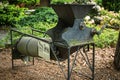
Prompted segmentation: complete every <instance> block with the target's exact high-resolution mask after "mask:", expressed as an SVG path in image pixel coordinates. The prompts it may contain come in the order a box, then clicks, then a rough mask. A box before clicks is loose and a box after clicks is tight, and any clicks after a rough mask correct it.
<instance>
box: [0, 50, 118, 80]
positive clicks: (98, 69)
mask: <svg viewBox="0 0 120 80" xmlns="http://www.w3.org/2000/svg"><path fill="white" fill-rule="evenodd" d="M114 51H115V48H104V49H99V48H97V49H96V51H95V80H120V72H118V71H116V70H114V68H113V58H114ZM91 52H92V51H91V50H90V51H89V52H88V53H89V57H90V56H91ZM73 57H74V54H72V55H71V61H72V60H73ZM90 59H91V58H90ZM78 62H79V64H77V63H76V64H75V65H76V66H77V67H75V68H74V69H73V70H74V71H73V72H72V76H71V80H89V78H87V77H85V76H82V75H78V72H79V71H81V72H84V73H87V74H90V70H89V69H88V68H87V67H86V63H85V62H84V60H83V57H81V56H80V57H79V58H78ZM14 63H15V67H14V69H12V65H11V50H10V49H2V50H0V80H65V78H64V76H63V73H62V72H61V69H60V68H59V66H58V65H57V64H56V61H53V60H51V61H50V62H47V61H45V60H43V59H40V58H35V65H32V62H31V63H28V65H25V64H24V62H23V61H21V60H14ZM61 64H62V65H63V67H64V71H65V72H66V71H67V68H66V65H67V61H62V62H61ZM76 71H77V73H76Z"/></svg>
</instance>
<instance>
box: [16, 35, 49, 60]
mask: <svg viewBox="0 0 120 80" xmlns="http://www.w3.org/2000/svg"><path fill="white" fill-rule="evenodd" d="M16 48H17V50H18V51H19V52H20V53H21V54H23V55H27V56H32V57H43V58H45V59H50V45H49V44H48V43H46V42H43V41H41V40H38V39H35V38H32V37H22V38H21V39H20V40H19V41H18V43H17V46H16Z"/></svg>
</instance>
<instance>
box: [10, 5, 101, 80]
mask: <svg viewBox="0 0 120 80" xmlns="http://www.w3.org/2000/svg"><path fill="white" fill-rule="evenodd" d="M50 6H51V7H52V8H53V9H54V11H55V12H56V14H57V15H58V23H57V25H56V26H55V27H54V28H52V29H50V30H48V31H46V32H44V33H45V34H46V35H49V36H50V38H51V40H46V39H43V38H38V37H35V36H33V35H30V34H25V33H21V32H20V31H18V30H16V29H11V43H12V45H13V42H12V41H13V39H12V37H13V36H12V34H13V32H17V33H20V34H22V37H21V38H20V39H19V40H18V41H17V43H16V44H15V45H14V46H13V47H12V65H13V64H14V63H13V60H14V59H20V58H21V57H26V56H32V57H42V58H45V59H46V60H49V59H54V60H57V61H58V65H59V66H60V68H61V69H62V67H61V65H60V60H66V59H67V64H68V67H67V70H68V71H67V74H65V73H64V71H63V69H62V71H63V73H64V76H65V78H66V79H67V80H70V78H71V75H72V71H73V67H74V66H75V61H76V57H77V54H78V51H79V49H81V48H84V47H85V46H87V48H88V49H89V46H90V45H91V46H92V48H93V49H92V50H93V52H92V64H91V63H90V61H89V59H88V57H89V56H88V55H87V53H86V51H85V56H83V57H85V58H86V59H85V61H86V63H87V65H88V66H89V69H90V70H91V72H92V74H91V77H89V78H90V79H92V80H94V65H95V64H94V63H95V44H94V41H93V37H94V35H95V34H100V31H96V30H95V29H94V28H89V27H87V26H86V25H85V24H84V20H83V18H84V17H85V16H86V14H87V13H88V12H89V11H90V10H91V9H92V7H93V6H94V5H78V4H59V5H50ZM36 31H37V30H36ZM38 32H40V33H41V31H38ZM42 33H43V32H42ZM73 52H76V53H75V58H74V61H73V64H72V65H70V62H71V61H70V55H71V54H72V53H73ZM33 64H34V59H33Z"/></svg>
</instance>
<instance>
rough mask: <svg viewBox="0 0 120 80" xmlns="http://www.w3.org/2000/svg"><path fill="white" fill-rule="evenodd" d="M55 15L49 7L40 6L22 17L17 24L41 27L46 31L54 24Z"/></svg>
mask: <svg viewBox="0 0 120 80" xmlns="http://www.w3.org/2000/svg"><path fill="white" fill-rule="evenodd" d="M56 23H57V15H56V14H55V12H54V11H53V9H51V8H47V7H42V8H38V9H36V10H35V12H34V13H33V14H31V15H29V16H28V17H25V18H22V19H21V20H20V21H19V22H18V25H19V26H21V27H24V26H29V27H33V28H36V29H41V30H44V31H46V29H49V28H51V27H53V26H51V25H53V24H54V26H55V25H56Z"/></svg>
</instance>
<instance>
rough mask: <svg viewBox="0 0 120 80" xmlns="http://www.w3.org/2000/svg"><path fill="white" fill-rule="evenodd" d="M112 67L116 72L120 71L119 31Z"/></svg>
mask: <svg viewBox="0 0 120 80" xmlns="http://www.w3.org/2000/svg"><path fill="white" fill-rule="evenodd" d="M114 67H115V69H116V70H120V31H119V36H118V41H117V45H116V50H115V56H114Z"/></svg>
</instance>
